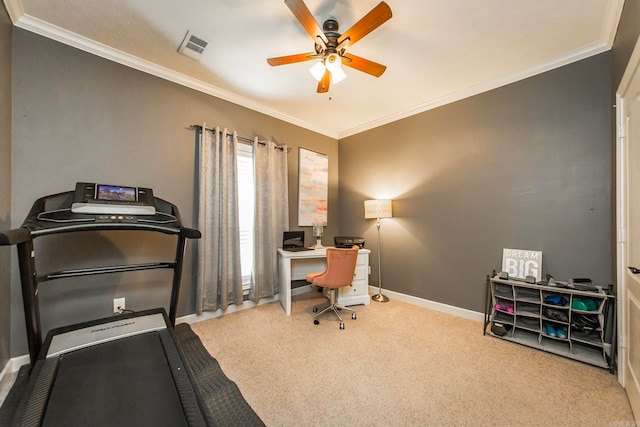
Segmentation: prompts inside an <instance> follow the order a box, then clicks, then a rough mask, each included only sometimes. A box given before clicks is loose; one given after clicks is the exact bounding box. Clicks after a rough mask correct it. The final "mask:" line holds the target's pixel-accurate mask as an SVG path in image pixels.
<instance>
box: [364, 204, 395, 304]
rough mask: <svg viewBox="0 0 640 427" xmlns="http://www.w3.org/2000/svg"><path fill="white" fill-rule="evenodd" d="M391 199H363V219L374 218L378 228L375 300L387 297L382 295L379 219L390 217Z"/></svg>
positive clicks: (384, 300) (386, 298)
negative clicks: (376, 290) (376, 289)
mask: <svg viewBox="0 0 640 427" xmlns="http://www.w3.org/2000/svg"><path fill="white" fill-rule="evenodd" d="M392 216H393V215H392V214H391V200H365V201H364V217H365V219H370V218H376V219H377V222H376V227H377V228H378V294H377V295H374V296H372V297H371V299H372V300H374V301H376V302H387V301H389V298H388V297H387V296H386V295H382V274H381V269H380V219H382V218H391V217H392Z"/></svg>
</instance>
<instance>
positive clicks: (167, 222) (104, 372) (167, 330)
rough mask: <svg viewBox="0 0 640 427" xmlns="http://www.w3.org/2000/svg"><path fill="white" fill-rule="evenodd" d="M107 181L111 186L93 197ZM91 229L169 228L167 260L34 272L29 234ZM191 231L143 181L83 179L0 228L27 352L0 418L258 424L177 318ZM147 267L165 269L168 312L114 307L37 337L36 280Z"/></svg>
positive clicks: (45, 422)
mask: <svg viewBox="0 0 640 427" xmlns="http://www.w3.org/2000/svg"><path fill="white" fill-rule="evenodd" d="M105 188H107V189H108V190H110V192H107V193H108V194H107V193H104V192H103V195H104V194H107V196H104V197H101V195H100V192H101V191H102V190H104V189H105ZM96 230H138V231H149V232H159V233H164V234H170V235H175V236H176V238H177V242H176V252H175V259H174V260H173V261H169V262H166V261H161V262H152V263H143V264H128V265H116V266H108V267H104V266H102V267H90V268H82V269H70V270H62V271H55V272H50V273H47V274H38V272H36V263H35V252H34V244H33V241H34V239H36V238H38V237H40V236H47V235H51V234H56V233H72V232H73V233H76V232H82V231H96ZM198 238H200V232H199V231H198V230H195V229H191V228H187V227H184V226H183V225H182V221H181V218H180V213H179V211H178V208H177V207H176V206H175V205H173V204H171V203H169V202H167V201H165V200H162V199H159V198H157V197H154V196H153V193H152V191H151V190H150V189H142V188H135V187H118V186H110V185H109V186H104V185H101V184H91V183H77V184H76V189H75V191H68V192H64V193H59V194H54V195H50V196H45V197H42V198H40V199H38V200H36V201H35V202H34V204H33V206H32V208H31V210H30V212H29V214H28V215H27V218H26V219H25V221H24V222H23V224H22V226H21V227H20V228H17V229H13V230H9V231H5V232H0V245H16V247H17V251H18V262H19V268H20V278H21V285H22V295H23V303H24V312H25V320H26V328H27V340H28V345H29V357H30V361H31V365H30V372H29V373H28V377H27V376H25V379H24V381H23V383H24V384H22V385H21V386H20V391H19V393H20V397H19V398H16V397H15V396H14V398H13V401H14V406H15V407H13V408H12V409H11V410H10V411H11V414H10V416H7V413H6V411H5V413H4V416H5V418H4V420H5V421H6V420H7V419H8V418H9V419H11V425H19V426H60V425H65V426H89V425H95V426H103V425H117V426H205V425H229V424H230V423H233V424H235V423H236V421H238V422H240V423H241V424H243V425H263V423H262V421H261V420H260V419H259V418H258V416H257V415H256V414H255V412H253V410H252V409H251V407H250V406H249V405H248V403H246V401H244V398H242V395H241V394H240V392H239V390H238V388H237V386H236V385H235V383H233V381H231V380H229V379H228V378H226V376H225V375H224V374H223V373H222V371H221V370H220V368H219V365H218V363H217V361H215V359H213V358H212V357H211V356H209V355H208V353H207V352H206V350H205V349H204V347H203V346H202V344H201V342H200V340H199V338H198V337H197V335H195V334H194V333H193V331H191V328H190V327H189V326H188V325H186V324H181V325H178V327H175V320H176V308H177V304H178V296H179V291H180V279H181V274H182V267H183V257H184V251H185V245H186V241H187V239H198ZM147 269H171V270H173V281H172V290H171V301H170V304H169V314H168V315H167V314H166V312H165V310H164V308H152V309H150V310H145V311H141V312H133V313H127V314H122V315H115V316H111V317H107V318H103V319H96V320H91V321H89V322H84V323H80V324H75V325H69V326H65V327H62V328H57V329H54V330H51V331H50V332H49V333H48V334H47V337H46V339H45V340H44V341H43V340H42V330H41V324H40V313H39V303H38V286H39V284H40V283H42V282H47V281H51V280H55V279H59V278H65V277H81V276H90V275H96V274H108V273H115V272H128V271H140V270H147ZM206 381H209V382H208V383H207V382H206ZM15 387H16V385H14V388H15ZM203 390H204V391H203ZM12 392H13V390H12ZM16 393H18V392H16ZM220 396H224V397H225V399H220ZM7 399H9V396H8V398H7ZM6 403H7V402H6V401H5V404H6ZM2 409H3V410H5V408H4V406H3V408H2ZM7 417H8V418H7ZM2 419H3V418H0V420H2Z"/></svg>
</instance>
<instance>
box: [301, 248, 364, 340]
mask: <svg viewBox="0 0 640 427" xmlns="http://www.w3.org/2000/svg"><path fill="white" fill-rule="evenodd" d="M357 259H358V246H353V247H352V248H350V249H341V248H327V267H326V268H325V270H324V271H320V272H317V273H309V274H307V282H309V283H311V284H314V285H316V286H320V287H323V288H327V292H328V294H329V305H327V306H326V307H325V305H326V304H322V305H317V306H315V307H313V312H314V313H317V312H318V308H319V307H323V310H322V311H321V312H320V313H317V314H316V315H315V316H314V317H313V323H314V324H315V325H318V324H320V320H319V319H318V317H319V316H321V315H322V314H323V313H325V312H327V311H329V310H333V312H334V313H335V314H336V316H338V319H340V329H344V323H343V321H342V316H340V313H339V312H338V310H347V311H350V312H351V318H352V319H354V320H355V318H356V313H355V311H353V310H352V309H350V308H348V307H343V306H341V305H340V304H337V303H336V292H338V288H342V287H344V286H349V285H351V282H353V278H354V273H355V271H356V261H357Z"/></svg>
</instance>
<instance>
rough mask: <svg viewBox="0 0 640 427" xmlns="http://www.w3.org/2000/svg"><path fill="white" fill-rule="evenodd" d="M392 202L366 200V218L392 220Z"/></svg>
mask: <svg viewBox="0 0 640 427" xmlns="http://www.w3.org/2000/svg"><path fill="white" fill-rule="evenodd" d="M392 216H393V215H392V212H391V200H365V201H364V217H365V219H366V218H391V217H392Z"/></svg>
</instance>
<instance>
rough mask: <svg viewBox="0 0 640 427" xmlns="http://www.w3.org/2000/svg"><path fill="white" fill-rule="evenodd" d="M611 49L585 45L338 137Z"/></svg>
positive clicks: (596, 45) (364, 125) (368, 128)
mask: <svg viewBox="0 0 640 427" xmlns="http://www.w3.org/2000/svg"><path fill="white" fill-rule="evenodd" d="M609 49H610V48H609V47H608V46H607V45H606V44H605V43H604V42H598V43H593V44H590V45H587V46H584V47H583V48H581V49H577V50H574V51H573V52H570V53H569V54H567V55H563V56H561V57H559V58H556V59H554V60H552V61H549V62H546V63H543V64H538V65H535V66H533V67H531V68H528V69H524V70H520V71H518V72H516V73H513V74H509V75H506V76H503V77H500V78H497V79H494V80H490V81H487V82H484V83H481V84H479V85H475V86H471V87H469V88H466V89H463V90H461V91H458V92H455V93H451V94H449V95H446V96H443V97H440V98H436V99H433V100H431V101H429V102H425V103H424V104H419V105H416V106H415V107H411V108H408V109H406V110H404V111H399V112H397V113H394V114H391V115H388V116H385V117H381V118H380V119H378V120H374V121H371V122H368V123H364V124H362V125H361V126H357V127H354V128H351V129H348V130H345V131H341V132H339V133H338V140H340V139H344V138H347V137H349V136H353V135H356V134H358V133H361V132H365V131H367V130H371V129H373V128H376V127H379V126H383V125H386V124H389V123H392V122H395V121H397V120H401V119H405V118H407V117H411V116H414V115H416V114H420V113H423V112H425V111H428V110H432V109H434V108H438V107H442V106H443V105H447V104H451V103H452V102H456V101H460V100H462V99H465V98H469V97H471V96H475V95H478V94H480V93H483V92H488V91H490V90H493V89H497V88H499V87H502V86H506V85H508V84H511V83H515V82H517V81H520V80H524V79H526V78H529V77H533V76H535V75H538V74H542V73H545V72H547V71H551V70H553V69H556V68H559V67H563V66H565V65H568V64H571V63H573V62H577V61H580V60H582V59H586V58H589V57H591V56H594V55H597V54H599V53H602V52H606V51H607V50H609Z"/></svg>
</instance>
